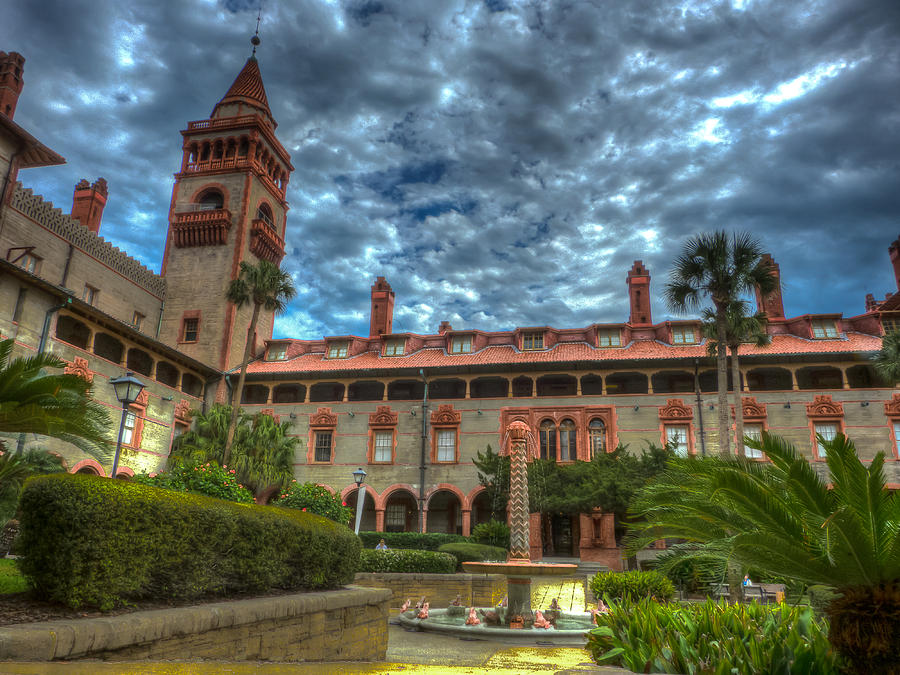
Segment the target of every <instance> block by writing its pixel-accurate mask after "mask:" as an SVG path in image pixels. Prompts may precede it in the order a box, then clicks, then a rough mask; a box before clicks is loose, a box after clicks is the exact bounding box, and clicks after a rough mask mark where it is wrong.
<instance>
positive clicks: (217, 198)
mask: <svg viewBox="0 0 900 675" xmlns="http://www.w3.org/2000/svg"><path fill="white" fill-rule="evenodd" d="M197 203H198V204H199V205H200V210H201V211H215V210H217V209H221V208H224V207H225V198H224V197H223V196H222V193H221V192H219V191H218V190H216V189H214V188H211V189H209V190H204V191H203V194H201V195H200V198H199V199H198V200H197Z"/></svg>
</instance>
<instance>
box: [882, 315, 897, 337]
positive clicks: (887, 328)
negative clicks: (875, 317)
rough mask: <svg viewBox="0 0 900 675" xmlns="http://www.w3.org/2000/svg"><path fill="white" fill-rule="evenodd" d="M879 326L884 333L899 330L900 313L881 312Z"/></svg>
mask: <svg viewBox="0 0 900 675" xmlns="http://www.w3.org/2000/svg"><path fill="white" fill-rule="evenodd" d="M881 327H882V328H884V334H885V335H887V334H888V333H893V332H894V331H897V330H900V314H882V315H881Z"/></svg>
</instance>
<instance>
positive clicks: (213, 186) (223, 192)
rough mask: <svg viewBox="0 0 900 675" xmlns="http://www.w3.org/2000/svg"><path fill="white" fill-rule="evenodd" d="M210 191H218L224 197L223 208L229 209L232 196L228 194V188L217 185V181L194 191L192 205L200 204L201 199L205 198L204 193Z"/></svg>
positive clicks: (221, 184)
mask: <svg viewBox="0 0 900 675" xmlns="http://www.w3.org/2000/svg"><path fill="white" fill-rule="evenodd" d="M210 190H216V191H218V192H219V194H220V195H222V208H223V209H227V208H228V204H229V203H230V200H231V194H230V193H229V192H228V188H227V187H225V185H224V184H223V183H217V182H215V181H212V182H209V183H204V184H203V185H201V186H200V187H199V188H197V189H196V190H195V191H194V194H192V195H191V199H190V203H191V204H199V203H200V198H201V197H202V196H203V193H204V192H208V191H210Z"/></svg>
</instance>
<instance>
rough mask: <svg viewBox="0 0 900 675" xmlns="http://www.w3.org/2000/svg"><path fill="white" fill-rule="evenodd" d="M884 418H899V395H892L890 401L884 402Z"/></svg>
mask: <svg viewBox="0 0 900 675" xmlns="http://www.w3.org/2000/svg"><path fill="white" fill-rule="evenodd" d="M884 414H885V416H886V417H900V394H894V396H893V397H892V398H891V400H890V401H885V402H884Z"/></svg>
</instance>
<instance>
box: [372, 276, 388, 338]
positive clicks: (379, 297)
mask: <svg viewBox="0 0 900 675" xmlns="http://www.w3.org/2000/svg"><path fill="white" fill-rule="evenodd" d="M369 317H370V318H369V336H371V337H374V336H376V335H387V334H390V332H391V330H392V328H393V325H394V291H392V290H391V285H390V284H389V283H388V282H387V281H385V280H384V277H378V278H377V279H375V283H374V284H373V285H372V308H371V312H370V313H369Z"/></svg>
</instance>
